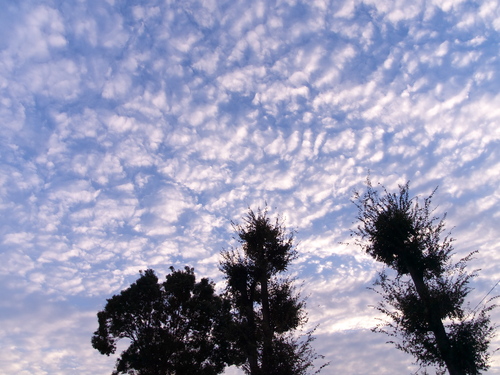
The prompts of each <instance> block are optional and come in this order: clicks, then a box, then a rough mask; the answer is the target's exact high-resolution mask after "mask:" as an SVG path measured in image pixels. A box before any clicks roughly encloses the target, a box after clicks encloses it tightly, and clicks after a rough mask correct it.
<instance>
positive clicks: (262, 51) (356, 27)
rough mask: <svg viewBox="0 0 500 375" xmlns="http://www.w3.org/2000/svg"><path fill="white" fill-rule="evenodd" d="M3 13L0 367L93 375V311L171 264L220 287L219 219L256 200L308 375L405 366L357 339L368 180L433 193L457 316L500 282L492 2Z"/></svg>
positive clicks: (232, 217)
mask: <svg viewBox="0 0 500 375" xmlns="http://www.w3.org/2000/svg"><path fill="white" fill-rule="evenodd" d="M0 3H1V8H2V12H0V296H1V298H0V372H1V373H4V374H13V375H27V374H30V375H42V374H55V375H58V374H61V375H62V374H75V375H83V374H94V375H105V374H110V373H111V371H112V370H113V367H114V363H115V359H116V356H114V357H113V356H112V357H106V356H102V355H100V354H99V353H98V352H97V351H96V350H94V349H93V348H92V346H91V344H90V338H91V336H92V333H93V332H94V330H95V329H96V328H97V318H96V313H97V312H98V311H99V310H101V309H102V308H103V307H104V305H105V303H106V298H110V297H111V296H112V295H113V294H116V293H119V291H120V290H122V289H124V288H126V287H128V286H129V285H130V284H131V283H132V282H133V281H135V280H136V279H137V277H138V276H139V271H140V270H145V269H147V268H153V269H154V270H155V271H156V273H157V275H159V276H160V278H163V277H164V276H165V275H166V274H167V273H168V270H169V267H170V266H174V267H176V268H183V267H184V266H185V265H188V266H190V267H194V268H195V272H196V275H197V277H198V278H201V277H209V278H211V279H212V280H214V281H215V282H217V287H218V288H222V287H223V279H222V275H221V273H220V271H219V270H218V262H219V260H220V252H221V250H223V249H228V248H230V247H231V246H235V245H237V244H236V243H235V241H234V232H233V228H232V226H231V222H236V223H238V222H241V219H242V217H243V216H244V215H245V214H246V212H247V210H248V208H249V207H250V208H253V209H257V208H259V207H264V206H265V205H266V204H267V205H268V207H269V208H270V211H269V213H270V215H271V216H274V215H278V214H280V215H282V216H283V219H284V220H285V224H286V226H287V228H289V229H290V230H294V231H296V234H295V239H296V244H297V250H298V253H299V257H298V259H297V260H296V261H295V263H294V264H293V266H292V267H291V269H290V273H291V275H293V276H294V277H296V278H297V285H299V286H300V287H301V290H302V295H303V296H305V297H307V311H308V314H309V323H308V326H307V327H313V326H315V325H317V324H319V327H318V329H317V331H316V333H315V336H316V341H315V342H314V347H315V349H316V351H317V352H318V353H320V354H323V355H325V360H326V361H330V366H329V367H328V368H326V369H325V370H324V371H323V374H338V373H341V374H347V375H361V374H366V373H376V374H381V375H389V374H411V373H414V372H415V371H416V370H417V369H418V367H417V366H414V365H413V364H412V363H413V358H412V357H411V356H409V355H406V354H404V353H402V352H399V351H398V350H396V349H395V348H394V347H393V346H392V345H391V344H387V343H386V341H387V340H388V339H389V338H388V337H386V336H384V335H381V334H376V333H373V332H371V328H373V327H374V326H375V325H376V324H378V322H379V320H378V319H380V318H381V316H380V315H378V313H377V311H376V310H375V309H374V308H373V306H374V305H376V304H377V302H378V301H379V298H378V295H377V294H376V293H374V292H373V291H371V290H369V289H367V288H368V287H370V286H371V285H372V283H373V281H374V280H375V277H376V275H377V272H378V271H380V270H382V268H383V267H382V265H381V264H380V263H376V262H374V261H373V260H371V258H370V257H369V256H367V255H366V254H364V253H363V252H362V250H361V249H360V248H359V247H358V246H356V245H355V244H354V243H353V240H352V238H351V237H350V234H351V230H352V229H353V228H355V226H356V207H355V206H354V205H353V203H352V202H351V199H352V197H353V192H354V191H355V190H361V191H362V189H363V188H364V186H365V185H364V183H365V181H366V177H367V175H368V174H369V175H370V176H371V179H372V181H373V183H374V184H378V183H381V184H383V185H384V186H386V187H387V188H388V189H389V190H391V191H394V189H397V186H398V184H403V183H405V182H406V181H408V180H409V181H410V191H411V194H412V195H418V196H420V197H426V196H428V195H429V194H430V193H431V192H432V191H433V190H434V188H436V187H437V186H439V188H438V190H437V192H436V194H435V196H434V200H433V202H434V203H435V206H436V214H438V215H442V214H444V213H445V212H447V219H446V228H447V230H451V231H452V236H453V237H454V238H455V239H456V241H455V242H454V247H455V252H456V256H455V257H454V259H455V260H458V259H460V258H461V257H463V256H465V255H467V254H468V253H469V252H471V251H474V250H478V251H479V253H478V254H477V256H476V258H475V259H474V260H473V261H472V262H471V263H470V266H469V270H471V271H472V270H474V269H481V271H480V272H479V274H478V277H477V278H475V279H474V281H473V283H472V284H471V286H472V287H473V288H474V289H473V291H472V292H471V294H470V298H469V300H468V301H469V303H470V304H471V306H475V305H477V304H478V303H480V302H481V300H482V298H483V297H485V296H486V295H487V293H488V292H489V291H490V290H491V288H493V287H494V286H495V285H496V283H497V282H498V281H499V280H500V266H499V263H500V243H499V240H498V239H499V232H498V228H499V227H500V147H499V146H500V125H499V124H500V90H499V87H500V58H499V55H500V54H499V52H500V48H499V42H500V34H499V32H500V5H499V3H498V2H497V1H496V0H484V1H469V0H454V1H453V0H392V1H389V0H366V1H360V0H346V1H341V0H336V1H328V0H307V1H305V0H304V1H300V0H275V1H271V0H269V1H258V0H253V1H250V0H230V1H229V0H206V1H202V0H182V1H177V0H161V1H160V0H149V1H140V0H136V1H133V0H130V1H126V0H87V1H85V0H74V1H62V0H23V1H13V0H0ZM495 292H496V293H497V294H498V293H499V292H500V287H497V288H496V289H494V290H493V292H492V293H491V294H490V296H491V295H494V294H495ZM492 320H493V321H494V322H495V323H497V324H500V312H499V311H495V312H493V314H492ZM307 327H306V328H307ZM124 345H125V344H124ZM496 347H500V339H499V338H497V339H495V341H494V343H493V348H496ZM491 366H492V368H491V370H490V373H500V353H498V352H497V353H496V354H494V355H493V356H492V362H491ZM227 374H241V372H240V371H239V370H236V369H228V370H227Z"/></svg>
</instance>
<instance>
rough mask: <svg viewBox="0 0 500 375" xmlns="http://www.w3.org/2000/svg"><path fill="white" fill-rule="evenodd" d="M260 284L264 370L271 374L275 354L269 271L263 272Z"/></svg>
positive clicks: (265, 372)
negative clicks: (270, 307)
mask: <svg viewBox="0 0 500 375" xmlns="http://www.w3.org/2000/svg"><path fill="white" fill-rule="evenodd" d="M260 284H261V285H260V287H261V293H262V333H263V334H264V338H263V339H264V340H263V348H262V372H263V373H264V374H269V373H270V370H271V368H270V366H271V364H270V362H271V361H270V359H271V358H272V355H273V347H272V343H273V331H272V329H271V318H270V309H269V290H268V278H267V272H263V275H262V277H261V281H260Z"/></svg>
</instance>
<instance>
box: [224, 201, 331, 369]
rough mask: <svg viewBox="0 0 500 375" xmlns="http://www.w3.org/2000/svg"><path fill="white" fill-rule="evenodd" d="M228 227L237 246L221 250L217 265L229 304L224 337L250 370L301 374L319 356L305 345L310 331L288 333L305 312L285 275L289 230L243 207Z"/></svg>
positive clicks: (292, 254) (290, 254) (291, 253)
mask: <svg viewBox="0 0 500 375" xmlns="http://www.w3.org/2000/svg"><path fill="white" fill-rule="evenodd" d="M234 227H235V231H236V233H237V239H238V241H239V243H240V245H241V248H239V249H232V250H228V251H223V252H222V262H221V265H220V269H221V271H222V272H223V273H224V275H225V278H226V281H227V288H226V298H227V299H228V300H229V301H230V303H231V307H232V309H233V310H232V311H233V322H232V326H231V329H230V330H229V332H231V337H230V338H229V341H231V342H232V343H233V345H234V348H235V350H237V351H238V352H239V355H240V360H241V363H240V364H241V365H242V366H241V367H242V368H243V370H244V371H245V372H246V373H247V374H250V375H299V374H306V373H308V371H309V370H312V369H313V368H314V365H313V361H314V360H315V359H317V358H320V357H321V356H319V355H316V354H315V352H314V350H313V349H312V347H311V342H312V341H313V337H312V333H311V332H309V333H307V334H306V335H304V336H302V337H297V336H295V335H294V332H295V331H296V330H297V329H298V328H300V327H301V326H302V325H303V324H304V323H305V321H306V314H305V311H304V307H305V305H304V301H303V300H302V299H301V298H300V296H299V295H298V294H297V293H296V290H295V288H294V286H293V280H292V279H290V278H289V277H287V276H286V271H287V269H288V267H289V265H290V263H291V262H292V261H293V260H294V259H296V257H297V251H296V249H295V247H294V244H293V234H292V233H287V231H286V229H285V227H284V226H283V225H282V223H281V222H280V219H279V218H277V219H276V221H274V222H272V221H271V219H270V218H269V217H268V216H267V210H259V211H257V212H254V211H252V210H249V212H248V214H247V216H246V217H245V219H244V224H243V225H234ZM320 370H321V368H320ZM318 372H319V370H318Z"/></svg>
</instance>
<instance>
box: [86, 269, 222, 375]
mask: <svg viewBox="0 0 500 375" xmlns="http://www.w3.org/2000/svg"><path fill="white" fill-rule="evenodd" d="M171 271H172V272H171V273H170V274H169V275H167V277H166V281H165V282H163V283H161V284H160V283H158V278H157V277H156V275H155V273H154V271H153V270H151V269H148V270H146V271H145V272H141V276H140V277H139V279H137V281H136V282H135V283H133V284H132V285H131V286H130V287H129V288H127V289H125V290H123V291H122V292H121V293H120V294H118V295H115V296H113V297H112V298H110V299H108V300H107V303H106V306H105V308H104V310H103V311H100V312H99V313H98V314H97V317H98V321H99V328H98V329H97V330H96V331H95V332H94V335H93V337H92V346H93V347H94V348H95V349H97V350H98V351H99V352H100V353H101V354H106V355H108V356H109V355H110V354H113V353H114V352H115V350H116V343H117V341H118V340H120V339H123V338H126V339H128V340H130V346H129V347H128V348H127V349H126V350H125V351H124V352H123V353H122V354H121V356H120V357H119V358H118V360H117V363H116V369H115V371H114V372H113V374H119V373H122V374H136V375H170V374H172V375H173V374H177V375H179V374H203V375H215V374H219V373H221V372H222V371H223V369H224V366H225V362H227V359H228V356H229V353H230V350H229V349H230V348H228V347H226V345H225V341H224V340H223V339H222V338H223V330H224V329H225V326H226V325H227V321H224V319H225V317H228V316H229V315H228V313H229V309H224V302H223V301H222V300H221V299H220V298H219V297H218V296H217V295H216V294H215V293H214V286H213V284H212V283H211V282H209V280H208V279H202V280H201V281H199V282H196V280H195V274H194V270H193V269H192V268H189V267H186V268H185V269H184V270H175V269H174V268H173V267H171ZM224 311H226V312H227V313H225V312H224Z"/></svg>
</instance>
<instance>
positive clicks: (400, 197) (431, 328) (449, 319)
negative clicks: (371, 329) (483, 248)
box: [354, 180, 495, 375]
mask: <svg viewBox="0 0 500 375" xmlns="http://www.w3.org/2000/svg"><path fill="white" fill-rule="evenodd" d="M434 192H435V191H434ZM434 192H433V193H432V194H431V195H430V196H429V197H428V198H426V199H425V200H424V202H423V205H420V204H419V201H418V199H417V198H410V197H409V184H408V183H406V184H405V185H403V186H400V187H399V193H389V192H387V190H386V189H384V194H383V195H382V196H380V195H379V194H378V192H377V191H376V190H375V189H374V188H373V186H372V185H371V182H370V180H368V182H367V191H366V192H365V193H364V194H363V195H361V194H360V193H355V202H354V203H355V204H356V206H357V207H358V219H359V221H360V224H359V226H358V227H357V230H356V231H355V232H354V233H355V234H356V235H358V236H359V238H360V240H359V244H360V245H361V246H362V248H363V249H364V250H365V251H366V252H367V253H368V254H369V255H371V256H372V257H373V258H374V259H376V260H377V261H380V262H383V263H384V264H385V265H386V266H387V267H388V268H389V269H392V270H394V271H395V276H394V277H389V273H388V272H387V271H383V272H381V273H380V274H379V278H378V280H377V282H376V283H375V286H376V291H377V292H378V293H379V294H380V295H381V296H382V302H381V303H380V304H379V306H378V310H380V311H381V312H383V313H385V314H386V315H387V316H389V317H390V318H391V321H390V322H389V323H387V325H382V326H380V327H378V328H377V329H376V330H378V331H381V332H385V333H387V334H389V335H390V336H392V337H394V338H399V340H398V341H397V342H394V343H395V345H396V347H397V348H398V349H401V350H403V351H404V352H407V353H410V354H412V355H413V356H414V357H415V358H416V359H417V362H418V363H420V364H421V365H424V366H428V365H435V366H437V367H438V368H439V369H441V370H442V369H444V368H447V369H448V371H449V373H450V374H452V375H454V374H467V375H476V374H479V373H480V371H483V370H486V369H487V368H488V357H489V354H488V346H489V343H490V340H491V338H492V335H493V333H494V328H495V327H494V326H493V325H492V324H491V322H490V319H489V316H488V312H489V311H490V310H491V309H492V308H494V306H493V305H490V306H485V307H483V308H482V309H480V310H479V311H470V310H466V308H465V307H466V306H465V298H466V297H467V295H468V294H469V293H470V291H471V288H470V287H469V283H470V281H471V279H472V278H474V277H475V276H476V274H477V273H476V272H467V271H466V265H467V262H468V261H469V260H470V259H471V258H472V256H473V254H474V253H471V254H469V255H468V256H467V257H465V258H463V259H461V260H460V261H459V262H457V263H453V262H452V260H451V257H452V255H453V254H452V252H453V246H452V242H453V239H451V238H450V237H449V236H445V237H444V238H441V237H442V233H443V231H444V217H443V218H438V217H436V216H433V213H432V209H431V200H432V197H433V195H434ZM445 323H446V324H445Z"/></svg>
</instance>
